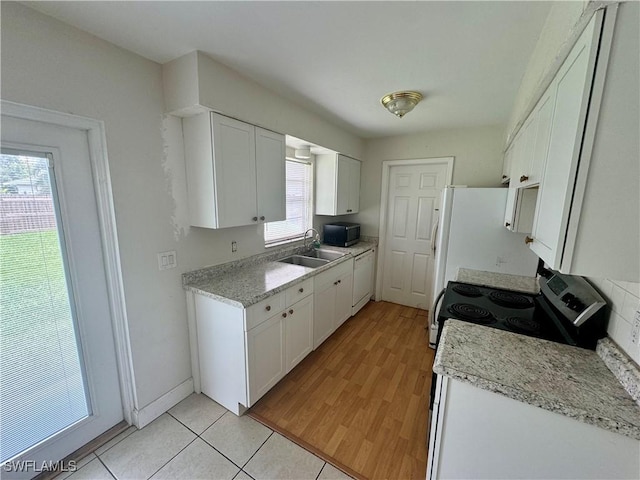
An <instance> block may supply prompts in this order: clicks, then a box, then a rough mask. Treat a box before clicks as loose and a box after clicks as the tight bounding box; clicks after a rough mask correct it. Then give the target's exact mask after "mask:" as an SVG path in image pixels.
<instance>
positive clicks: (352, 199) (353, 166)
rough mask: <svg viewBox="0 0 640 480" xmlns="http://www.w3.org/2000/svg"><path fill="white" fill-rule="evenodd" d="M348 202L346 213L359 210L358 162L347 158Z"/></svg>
mask: <svg viewBox="0 0 640 480" xmlns="http://www.w3.org/2000/svg"><path fill="white" fill-rule="evenodd" d="M348 160H349V202H348V207H347V211H348V213H357V212H358V210H360V162H359V161H358V160H354V159H352V158H349V159H348Z"/></svg>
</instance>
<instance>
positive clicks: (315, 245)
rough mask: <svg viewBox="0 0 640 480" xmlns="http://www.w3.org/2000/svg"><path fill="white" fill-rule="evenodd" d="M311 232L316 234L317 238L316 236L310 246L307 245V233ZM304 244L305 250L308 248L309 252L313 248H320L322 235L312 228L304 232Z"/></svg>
mask: <svg viewBox="0 0 640 480" xmlns="http://www.w3.org/2000/svg"><path fill="white" fill-rule="evenodd" d="M309 232H315V234H316V236H315V240H313V241H312V242H311V244H310V245H307V233H309ZM311 238H314V237H311ZM302 243H303V245H304V248H305V249H306V248H308V249H309V250H311V249H312V248H320V234H319V233H318V231H317V230H316V229H315V228H310V229H308V230H307V231H306V232H304V238H303V240H302Z"/></svg>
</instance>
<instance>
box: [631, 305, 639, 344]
mask: <svg viewBox="0 0 640 480" xmlns="http://www.w3.org/2000/svg"><path fill="white" fill-rule="evenodd" d="M639 336H640V310H636V315H635V317H634V318H633V326H632V327H631V343H633V344H634V345H637V344H638V337H639Z"/></svg>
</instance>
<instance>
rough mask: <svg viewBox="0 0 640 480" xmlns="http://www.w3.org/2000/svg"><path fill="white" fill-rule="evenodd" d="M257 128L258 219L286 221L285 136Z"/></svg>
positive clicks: (262, 220) (263, 220)
mask: <svg viewBox="0 0 640 480" xmlns="http://www.w3.org/2000/svg"><path fill="white" fill-rule="evenodd" d="M255 128H256V173H257V205H258V219H259V221H261V222H276V221H280V220H286V218H287V211H286V207H285V193H286V180H285V177H286V175H285V140H284V135H281V134H279V133H274V132H270V131H269V130H264V129H262V128H259V127H255Z"/></svg>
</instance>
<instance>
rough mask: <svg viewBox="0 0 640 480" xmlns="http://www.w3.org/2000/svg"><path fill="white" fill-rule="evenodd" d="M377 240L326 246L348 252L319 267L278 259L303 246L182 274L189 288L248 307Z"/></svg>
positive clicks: (355, 254)
mask: <svg viewBox="0 0 640 480" xmlns="http://www.w3.org/2000/svg"><path fill="white" fill-rule="evenodd" d="M375 245H376V244H375V243H374V242H366V241H360V242H358V243H357V244H356V245H353V246H351V247H348V248H342V247H334V246H329V245H322V248H323V249H326V250H332V251H339V252H342V253H344V254H345V256H344V257H340V258H338V259H337V260H334V261H332V262H329V263H327V264H326V265H323V266H321V267H318V268H309V267H304V266H301V265H292V264H289V263H281V262H278V261H277V260H278V259H280V258H284V257H286V256H288V255H292V254H295V253H300V251H302V250H303V249H302V247H300V246H294V247H284V248H280V249H277V250H275V251H272V252H267V253H264V254H261V255H255V256H253V257H249V258H245V259H241V260H237V261H234V262H229V263H225V264H222V265H214V266H212V267H207V268H203V269H200V270H195V271H193V272H187V273H185V274H183V275H182V284H183V287H184V289H185V290H188V291H191V292H194V293H197V294H199V295H204V296H207V297H210V298H214V299H216V300H220V301H222V302H225V303H228V304H231V305H236V306H238V307H248V306H250V305H253V304H255V303H258V302H260V301H261V300H264V299H265V298H267V297H270V296H271V295H275V294H276V293H279V292H281V291H283V290H285V289H287V288H288V287H290V286H291V285H293V284H295V283H297V282H299V281H301V280H305V279H306V278H309V277H313V276H315V275H317V274H318V273H320V272H323V271H325V270H328V269H329V268H332V267H334V266H336V265H339V264H340V263H342V262H345V261H347V260H348V259H349V258H351V257H356V256H358V255H360V254H362V253H364V252H366V251H368V250H371V249H372V248H374V247H375Z"/></svg>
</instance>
